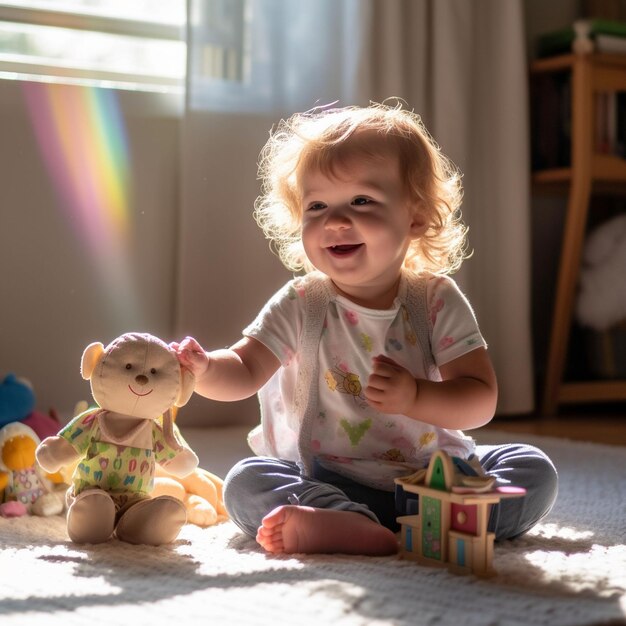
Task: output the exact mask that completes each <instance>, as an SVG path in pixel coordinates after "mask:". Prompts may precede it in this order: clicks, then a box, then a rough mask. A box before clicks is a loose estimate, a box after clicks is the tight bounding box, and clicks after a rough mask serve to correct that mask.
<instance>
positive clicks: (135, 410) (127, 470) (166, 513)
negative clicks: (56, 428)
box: [37, 333, 198, 545]
mask: <svg viewBox="0 0 626 626" xmlns="http://www.w3.org/2000/svg"><path fill="white" fill-rule="evenodd" d="M81 373H82V376H83V378H85V379H89V380H90V382H91V391H92V395H93V397H94V399H95V401H96V402H97V403H98V408H96V409H90V410H87V411H85V412H84V413H81V414H80V415H78V416H77V417H76V418H74V419H73V420H72V421H71V422H70V423H69V424H68V425H67V426H66V427H65V428H63V429H62V430H61V431H60V433H59V434H58V435H57V436H53V437H48V438H47V439H45V440H44V441H43V442H42V443H41V444H40V446H39V447H38V449H37V460H38V462H39V464H40V465H41V466H42V467H43V468H45V469H46V470H48V471H57V470H59V469H60V468H62V467H63V466H66V465H70V464H72V463H75V462H76V461H78V465H77V466H76V470H75V472H74V475H73V478H72V485H71V487H70V489H69V490H68V494H67V500H68V505H69V509H68V513H67V531H68V534H69V536H70V539H71V540H72V541H74V542H76V543H101V542H104V541H107V540H108V539H109V538H111V536H112V535H113V533H115V536H116V537H117V538H118V539H119V540H121V541H126V542H129V543H134V544H150V545H161V544H166V543H170V542H172V541H173V540H174V539H176V537H177V536H178V533H179V531H180V528H181V527H182V526H183V524H184V523H185V521H186V511H185V506H184V504H183V503H182V502H181V501H180V500H178V499H176V498H174V497H172V496H169V495H162V496H158V497H154V498H151V497H150V495H149V494H150V492H151V491H152V487H153V482H154V473H155V463H159V464H160V465H162V466H163V467H165V468H166V469H167V471H168V472H169V473H171V474H174V475H175V476H178V477H183V476H186V475H188V474H189V473H191V472H192V471H193V470H194V469H195V467H196V466H197V464H198V458H197V456H196V455H195V454H194V452H193V451H192V450H191V449H190V448H189V447H188V446H187V445H186V443H185V442H184V441H183V440H182V438H180V437H177V436H176V435H175V433H174V428H173V421H172V418H171V414H170V409H171V407H172V406H173V405H175V406H183V405H184V404H186V402H187V401H188V400H189V398H190V396H191V394H192V393H193V388H194V379H193V376H192V374H191V373H190V372H188V371H187V370H184V369H182V368H181V367H180V365H179V362H178V359H177V358H176V354H175V353H174V351H173V350H171V349H170V348H169V347H168V345H167V344H166V343H164V342H163V341H161V340H160V339H158V338H157V337H154V336H152V335H149V334H141V333H128V334H125V335H122V336H120V337H118V338H117V339H115V340H114V341H113V342H112V343H110V344H109V345H108V346H107V347H106V348H105V347H104V346H103V345H102V344H101V343H99V342H96V343H92V344H90V345H89V346H87V348H86V349H85V351H84V352H83V356H82V362H81ZM161 416H163V419H162V423H160V418H161Z"/></svg>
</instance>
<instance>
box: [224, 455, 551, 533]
mask: <svg viewBox="0 0 626 626" xmlns="http://www.w3.org/2000/svg"><path fill="white" fill-rule="evenodd" d="M476 456H477V457H478V459H479V460H480V464H481V466H482V467H483V469H484V470H485V472H486V473H487V474H489V475H491V476H494V477H495V478H496V479H497V481H498V484H500V485H515V486H516V487H524V488H525V489H526V495H525V496H523V497H521V498H510V499H505V500H503V501H501V502H500V504H498V505H495V506H493V507H492V510H491V514H490V518H489V526H488V527H489V530H490V531H491V532H494V533H495V535H496V539H497V540H501V539H512V538H513V537H517V536H518V535H521V534H523V533H525V532H527V531H528V530H530V529H531V528H532V527H533V526H534V525H535V524H536V523H537V522H538V521H539V520H540V519H541V518H542V517H544V516H545V515H546V514H547V513H548V512H549V511H550V509H551V508H552V505H553V504H554V501H555V500H556V495H557V483H558V479H557V472H556V469H555V467H554V465H553V464H552V461H550V459H549V458H548V457H547V456H546V455H545V454H544V453H543V452H542V451H541V450H539V449H538V448H535V447H533V446H529V445H525V444H505V445H499V446H478V447H477V449H476ZM312 473H313V476H305V475H303V474H302V472H301V470H300V467H299V466H298V465H297V464H296V463H293V462H291V461H283V460H280V459H274V458H271V457H251V458H247V459H244V460H242V461H240V462H239V463H238V464H237V465H235V466H234V467H233V468H232V469H231V470H230V471H229V472H228V475H227V476H226V479H225V481H224V503H225V505H226V509H227V510H228V513H229V515H230V517H231V519H232V520H233V521H234V522H235V524H237V526H239V528H240V529H241V530H242V531H243V532H244V533H246V534H248V535H250V536H252V537H254V536H255V535H256V532H257V529H258V528H259V526H260V525H261V520H262V519H263V517H265V515H267V514H268V513H269V512H270V511H272V510H273V509H275V508H276V507H278V506H281V505H283V504H299V505H302V506H310V507H315V508H320V509H334V510H337V511H356V512H358V513H362V514H363V515H366V516H368V517H370V518H371V519H373V520H374V521H376V522H379V523H380V524H382V525H383V526H386V527H387V528H390V529H391V530H393V531H394V532H395V531H397V530H398V529H399V526H398V524H397V522H396V517H397V516H398V515H400V514H401V513H400V512H399V511H397V510H396V502H395V494H394V493H392V492H389V491H381V490H379V489H373V488H371V487H366V486H364V485H361V484H360V483H357V482H355V481H353V480H350V479H348V478H344V477H343V476H340V475H339V474H336V473H335V472H331V471H329V470H326V469H324V468H322V467H321V466H320V465H315V467H314V469H313V472H312ZM467 473H470V474H471V473H473V472H472V470H471V469H468V470H467Z"/></svg>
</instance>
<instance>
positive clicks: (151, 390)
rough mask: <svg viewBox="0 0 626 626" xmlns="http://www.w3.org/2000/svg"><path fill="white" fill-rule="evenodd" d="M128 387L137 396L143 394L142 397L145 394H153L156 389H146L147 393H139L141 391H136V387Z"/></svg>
mask: <svg viewBox="0 0 626 626" xmlns="http://www.w3.org/2000/svg"><path fill="white" fill-rule="evenodd" d="M128 388H129V389H130V390H131V391H132V392H133V393H134V394H135V395H136V396H141V397H143V396H147V395H148V394H151V393H152V392H153V391H154V389H150V391H146V393H139V392H137V391H135V390H134V389H133V388H132V387H131V386H130V385H128Z"/></svg>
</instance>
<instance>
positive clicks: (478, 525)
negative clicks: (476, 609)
mask: <svg viewBox="0 0 626 626" xmlns="http://www.w3.org/2000/svg"><path fill="white" fill-rule="evenodd" d="M395 482H396V489H400V490H401V492H402V493H401V496H402V497H401V498H400V499H401V500H402V501H404V503H405V504H404V511H405V513H407V514H406V515H403V516H401V517H398V523H399V524H400V525H401V544H400V551H401V554H402V556H403V557H405V558H408V559H413V560H416V561H418V562H420V563H423V564H427V565H447V566H448V567H449V568H450V569H451V570H453V571H455V572H458V573H474V574H476V575H478V576H491V575H493V574H495V570H494V569H493V565H492V560H493V542H494V534H493V533H491V532H488V530H487V522H488V519H489V511H490V507H491V505H493V504H497V503H498V502H500V500H501V499H502V498H506V497H519V496H521V495H523V494H524V493H525V490H524V489H520V488H515V487H498V488H495V487H494V485H495V479H494V478H492V477H489V476H465V475H460V474H455V471H454V464H453V462H452V459H451V458H450V457H449V456H448V455H447V454H446V453H445V452H443V451H441V450H440V451H437V452H435V453H434V454H433V456H432V457H431V460H430V463H429V465H428V468H427V469H425V470H420V471H419V472H416V473H415V474H412V475H411V476H407V477H404V478H396V479H395Z"/></svg>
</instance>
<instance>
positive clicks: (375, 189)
mask: <svg viewBox="0 0 626 626" xmlns="http://www.w3.org/2000/svg"><path fill="white" fill-rule="evenodd" d="M301 188H302V194H303V195H302V211H303V216H302V242H303V244H304V250H305V252H306V255H307V257H308V259H309V261H310V262H311V263H312V264H313V265H314V266H315V267H316V268H317V269H318V270H320V271H321V272H323V273H324V274H326V275H327V276H329V277H330V278H331V279H332V280H333V282H334V283H335V285H336V287H337V288H338V289H339V290H340V292H342V293H343V294H344V295H346V296H347V297H349V298H351V299H353V300H355V301H357V302H359V303H361V304H365V305H367V304H370V305H371V306H377V305H378V304H379V301H380V298H381V295H382V294H387V295H388V294H389V293H390V291H393V297H395V289H396V288H397V284H398V278H399V275H400V270H401V268H402V263H403V261H404V257H405V255H406V251H407V248H408V246H409V244H410V242H411V240H412V239H414V238H415V237H418V236H419V235H420V234H421V233H422V231H423V224H424V221H423V219H422V218H421V217H420V216H419V214H418V213H417V212H415V211H412V210H411V205H410V200H409V196H408V194H407V192H406V190H405V186H404V184H403V182H402V179H401V176H400V167H399V162H398V159H397V157H391V156H390V157H386V158H384V159H382V158H381V159H363V158H359V157H356V156H355V157H352V158H351V159H350V160H349V161H348V162H347V163H346V165H345V166H344V167H342V168H341V169H339V170H338V171H337V173H336V174H328V175H327V174H324V173H321V172H319V171H313V172H309V173H306V174H304V175H303V176H302V179H301ZM387 299H388V298H387ZM392 299H393V298H392ZM390 304H391V302H386V301H385V302H384V305H385V306H390Z"/></svg>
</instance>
